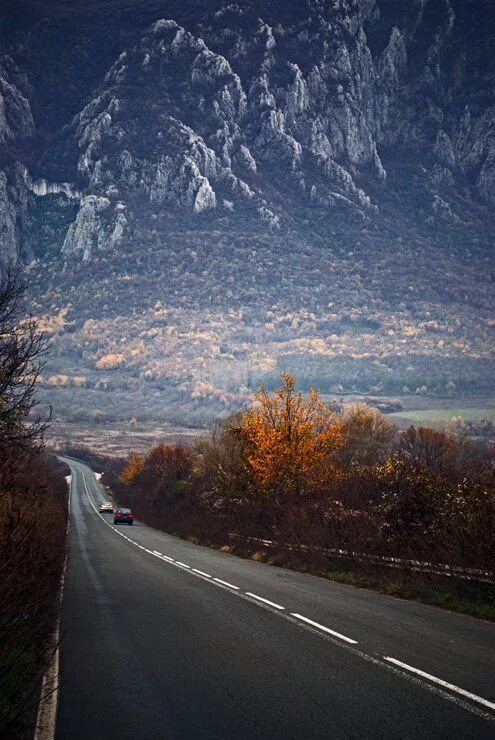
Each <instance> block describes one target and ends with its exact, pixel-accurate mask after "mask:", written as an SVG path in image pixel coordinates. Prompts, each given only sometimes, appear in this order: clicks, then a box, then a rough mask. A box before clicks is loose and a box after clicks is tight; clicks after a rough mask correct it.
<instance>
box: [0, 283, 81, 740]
mask: <svg viewBox="0 0 495 740" xmlns="http://www.w3.org/2000/svg"><path fill="white" fill-rule="evenodd" d="M43 353H44V341H43V338H42V336H41V335H40V333H39V332H38V330H37V327H36V324H35V323H34V322H33V321H30V320H25V319H23V307H22V286H21V285H20V282H19V278H18V276H17V274H16V273H15V272H13V271H7V273H6V274H5V275H4V276H3V278H2V279H1V280H0V737H2V738H9V740H14V739H15V738H24V737H26V736H27V734H28V733H31V734H32V727H33V724H34V720H35V716H36V709H37V705H38V701H39V698H40V683H41V678H42V675H43V671H44V669H45V667H46V665H47V663H48V661H49V660H50V658H51V651H53V645H51V642H50V639H49V638H50V636H51V634H52V632H53V629H54V626H55V624H56V620H57V618H58V607H59V604H58V598H57V596H58V592H59V584H60V577H61V573H62V569H63V563H64V559H65V553H66V524H67V484H66V481H65V480H64V475H66V474H67V473H68V470H67V469H66V468H65V466H63V465H61V464H60V463H58V462H57V460H56V459H55V458H54V457H52V456H49V455H47V454H45V453H44V452H43V432H44V429H45V427H46V423H47V420H48V419H47V416H46V415H45V417H40V416H39V415H38V414H37V413H36V399H35V395H34V392H35V386H36V381H37V378H38V377H39V375H40V372H41V370H42V356H43Z"/></svg>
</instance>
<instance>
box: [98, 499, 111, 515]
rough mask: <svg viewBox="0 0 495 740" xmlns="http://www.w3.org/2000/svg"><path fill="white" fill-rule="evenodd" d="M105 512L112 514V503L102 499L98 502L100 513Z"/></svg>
mask: <svg viewBox="0 0 495 740" xmlns="http://www.w3.org/2000/svg"><path fill="white" fill-rule="evenodd" d="M104 512H106V513H107V514H113V504H112V502H111V501H103V503H101V504H100V514H103V513H104Z"/></svg>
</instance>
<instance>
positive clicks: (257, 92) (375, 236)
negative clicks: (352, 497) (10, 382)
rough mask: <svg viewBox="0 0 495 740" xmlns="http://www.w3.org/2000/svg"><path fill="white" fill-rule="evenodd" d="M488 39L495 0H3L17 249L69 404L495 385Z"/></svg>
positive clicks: (493, 105)
mask: <svg viewBox="0 0 495 740" xmlns="http://www.w3.org/2000/svg"><path fill="white" fill-rule="evenodd" d="M494 45H495V10H494V8H493V4H492V3H491V2H488V1H486V2H485V1H484V0H478V1H477V2H474V1H473V2H470V1H468V0H415V1H413V0H411V2H407V3H406V2H404V3H401V2H394V1H389V0H332V2H328V1H324V0H300V1H298V2H287V1H286V2H281V1H280V2H279V1H278V0H277V1H273V2H239V3H235V4H227V3H222V2H214V1H210V2H206V3H205V2H199V1H198V2H181V3H177V2H124V1H123V0H106V1H105V2H104V1H102V2H93V3H91V2H90V3H88V2H83V1H82V0H77V1H76V2H63V0H58V1H57V0H52V2H49V3H46V4H43V9H42V11H40V9H39V4H38V3H35V2H32V3H31V2H15V3H11V4H10V5H9V4H7V7H6V8H5V10H4V11H3V22H2V26H1V35H0V51H1V55H0V170H1V171H0V234H1V235H2V253H1V257H2V258H3V261H4V263H5V262H6V261H7V260H12V259H21V260H22V261H23V262H24V263H25V264H26V266H27V267H28V273H29V278H30V306H31V310H32V311H33V312H34V314H35V315H37V316H39V317H41V320H42V322H43V326H44V327H45V329H46V331H47V332H49V333H50V335H51V337H52V354H51V359H50V365H49V368H48V372H47V373H46V377H45V388H44V393H45V396H46V397H48V398H50V399H52V400H54V401H55V410H56V412H57V413H58V414H60V415H62V416H66V417H68V418H84V417H87V416H89V417H92V418H102V416H106V417H108V418H128V417H129V416H138V417H143V418H145V417H151V416H154V417H156V418H170V419H175V420H190V421H193V422H195V423H197V422H202V421H207V420H208V419H210V418H212V417H213V416H214V415H216V414H220V413H223V412H225V411H226V410H228V409H230V408H234V407H236V406H237V405H239V404H241V403H243V402H244V401H245V400H246V399H247V398H248V396H249V393H250V391H251V388H252V387H253V386H254V385H256V384H257V383H258V382H260V380H264V381H265V382H268V383H270V382H271V381H272V379H274V378H275V377H276V376H277V375H278V374H279V372H280V370H281V369H288V370H291V371H293V372H295V373H296V375H297V376H298V378H299V379H300V381H301V382H302V384H303V386H307V385H309V384H314V385H317V386H318V387H319V388H321V389H322V390H324V391H329V392H331V391H334V392H336V391H342V390H344V391H356V392H360V393H378V394H379V393H385V394H398V393H403V392H405V393H407V392H412V393H414V392H416V391H418V392H420V393H423V394H428V393H437V394H446V393H447V394H454V393H464V394H476V393H492V392H493V389H494V383H493V372H492V367H493V365H492V359H493V338H492V337H493V335H492V332H493V325H494V323H495V321H494V318H493V316H494V314H493V279H494V265H493V241H494V236H495V227H494V218H493V216H494V206H495V101H494V89H495V49H494Z"/></svg>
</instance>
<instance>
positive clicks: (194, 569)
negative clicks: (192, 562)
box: [192, 568, 212, 578]
mask: <svg viewBox="0 0 495 740" xmlns="http://www.w3.org/2000/svg"><path fill="white" fill-rule="evenodd" d="M192 570H193V573H199V575H200V576H204V577H205V578H211V577H212V576H210V574H209V573H205V572H204V570H198V568H193V569H192Z"/></svg>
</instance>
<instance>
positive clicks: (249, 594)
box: [246, 591, 285, 610]
mask: <svg viewBox="0 0 495 740" xmlns="http://www.w3.org/2000/svg"><path fill="white" fill-rule="evenodd" d="M246 596H251V598H252V599H257V600H258V601H262V602H263V603H264V604H268V606H273V608H274V609H280V610H282V609H285V606H280V604H275V602H274V601H268V599H264V598H263V597H262V596H257V594H252V593H251V592H250V591H246Z"/></svg>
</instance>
